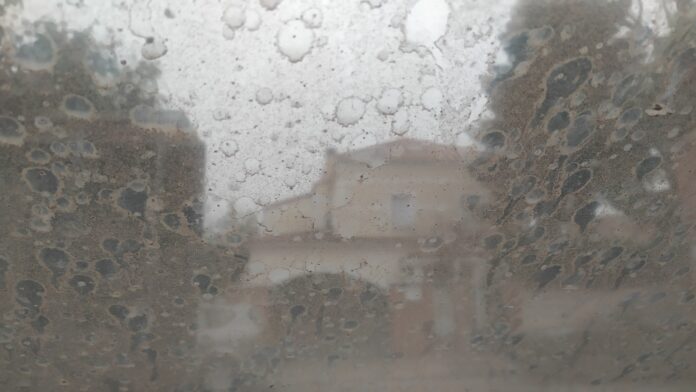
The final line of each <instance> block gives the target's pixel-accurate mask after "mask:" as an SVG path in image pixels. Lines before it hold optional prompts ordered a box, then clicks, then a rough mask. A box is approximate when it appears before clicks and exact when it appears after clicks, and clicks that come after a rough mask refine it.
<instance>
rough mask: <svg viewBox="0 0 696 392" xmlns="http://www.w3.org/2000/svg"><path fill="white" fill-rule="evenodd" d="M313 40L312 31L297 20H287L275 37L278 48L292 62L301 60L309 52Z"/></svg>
mask: <svg viewBox="0 0 696 392" xmlns="http://www.w3.org/2000/svg"><path fill="white" fill-rule="evenodd" d="M313 41H314V32H313V31H312V30H310V29H308V28H307V27H306V26H305V25H304V23H302V22H301V21H299V20H291V21H289V22H287V23H286V24H285V25H284V26H283V27H282V28H281V29H280V31H279V32H278V37H277V43H278V50H280V52H281V53H282V54H283V55H285V56H286V57H287V58H288V59H289V60H290V61H291V62H293V63H294V62H297V61H300V60H302V59H303V58H304V56H305V55H306V54H307V53H309V50H310V49H311V48H312V43H313Z"/></svg>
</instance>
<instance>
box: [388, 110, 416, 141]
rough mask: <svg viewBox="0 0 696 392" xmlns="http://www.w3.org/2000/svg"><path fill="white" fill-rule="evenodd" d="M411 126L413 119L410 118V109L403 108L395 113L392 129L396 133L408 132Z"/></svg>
mask: <svg viewBox="0 0 696 392" xmlns="http://www.w3.org/2000/svg"><path fill="white" fill-rule="evenodd" d="M410 127H411V120H410V119H409V115H408V111H407V110H406V109H401V110H399V111H398V112H396V113H395V114H394V118H393V119H392V124H391V128H392V129H391V130H392V132H393V133H394V134H396V135H399V136H401V135H404V134H406V132H408V130H409V128H410Z"/></svg>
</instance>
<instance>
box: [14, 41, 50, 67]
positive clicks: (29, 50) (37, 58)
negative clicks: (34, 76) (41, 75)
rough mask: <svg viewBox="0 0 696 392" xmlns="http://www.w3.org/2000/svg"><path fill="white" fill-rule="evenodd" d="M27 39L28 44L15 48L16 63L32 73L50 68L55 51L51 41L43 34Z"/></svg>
mask: <svg viewBox="0 0 696 392" xmlns="http://www.w3.org/2000/svg"><path fill="white" fill-rule="evenodd" d="M29 39H30V40H29V42H26V43H24V44H22V45H21V46H20V47H19V48H17V55H16V60H17V63H19V65H21V66H22V67H24V68H27V69H30V70H33V71H38V70H44V69H49V68H51V66H52V65H53V62H54V60H55V49H54V47H53V42H52V41H51V39H50V38H48V37H47V36H45V35H43V34H36V35H35V36H33V37H29Z"/></svg>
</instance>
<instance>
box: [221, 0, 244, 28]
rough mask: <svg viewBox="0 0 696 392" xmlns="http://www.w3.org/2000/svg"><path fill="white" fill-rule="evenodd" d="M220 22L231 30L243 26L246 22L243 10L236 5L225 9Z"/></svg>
mask: <svg viewBox="0 0 696 392" xmlns="http://www.w3.org/2000/svg"><path fill="white" fill-rule="evenodd" d="M222 21H223V22H225V24H226V25H227V26H229V27H230V28H231V29H233V30H236V29H238V28H240V27H242V26H244V22H245V21H246V13H245V12H244V8H242V7H240V6H237V5H232V6H229V7H227V9H226V10H225V12H224V13H223V14H222Z"/></svg>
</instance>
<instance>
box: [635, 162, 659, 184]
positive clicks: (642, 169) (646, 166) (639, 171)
mask: <svg viewBox="0 0 696 392" xmlns="http://www.w3.org/2000/svg"><path fill="white" fill-rule="evenodd" d="M660 163H662V158H660V157H649V158H645V159H643V160H642V161H641V162H640V163H639V164H638V166H636V177H637V178H638V179H639V180H641V179H643V177H645V175H646V174H648V173H650V172H651V171H653V170H655V169H657V167H658V166H660Z"/></svg>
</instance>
